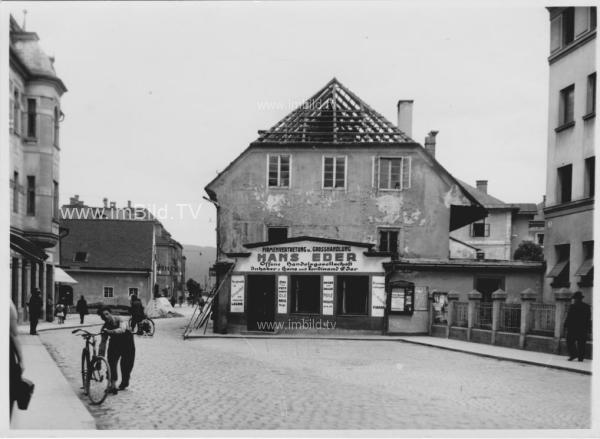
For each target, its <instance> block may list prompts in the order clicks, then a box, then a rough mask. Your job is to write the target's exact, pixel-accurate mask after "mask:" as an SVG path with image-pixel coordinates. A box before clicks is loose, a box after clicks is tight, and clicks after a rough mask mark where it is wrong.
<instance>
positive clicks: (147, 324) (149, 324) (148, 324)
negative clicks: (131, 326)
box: [144, 318, 154, 337]
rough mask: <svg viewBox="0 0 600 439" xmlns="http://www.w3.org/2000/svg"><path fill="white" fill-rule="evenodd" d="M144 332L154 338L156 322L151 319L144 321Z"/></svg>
mask: <svg viewBox="0 0 600 439" xmlns="http://www.w3.org/2000/svg"><path fill="white" fill-rule="evenodd" d="M144 331H145V333H146V335H148V336H150V337H152V336H153V335H154V322H153V321H152V319H150V318H146V319H145V320H144Z"/></svg>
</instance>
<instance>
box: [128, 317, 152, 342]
mask: <svg viewBox="0 0 600 439" xmlns="http://www.w3.org/2000/svg"><path fill="white" fill-rule="evenodd" d="M129 329H130V330H131V332H133V317H132V318H130V319H129ZM136 334H137V335H146V336H148V337H152V336H153V335H154V321H153V320H152V319H151V318H150V317H146V316H144V318H143V319H142V320H140V321H139V322H138V323H137V332H136Z"/></svg>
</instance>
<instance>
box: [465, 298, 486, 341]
mask: <svg viewBox="0 0 600 439" xmlns="http://www.w3.org/2000/svg"><path fill="white" fill-rule="evenodd" d="M467 297H468V299H469V306H468V308H467V319H468V323H467V341H471V331H472V329H473V326H474V325H475V308H476V306H477V303H479V301H480V300H481V297H482V295H481V293H480V292H479V291H477V290H473V291H471V292H470V293H469V294H467Z"/></svg>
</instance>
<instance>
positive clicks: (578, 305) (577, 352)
mask: <svg viewBox="0 0 600 439" xmlns="http://www.w3.org/2000/svg"><path fill="white" fill-rule="evenodd" d="M572 299H573V300H574V303H573V304H572V305H571V306H569V311H568V312H567V318H566V320H565V330H566V331H567V348H568V349H569V361H573V360H574V359H575V358H576V357H577V359H578V360H579V361H583V357H584V355H585V342H586V339H587V335H588V331H589V329H590V318H591V314H592V313H591V309H590V306H589V305H588V304H587V303H583V294H582V293H581V291H577V292H575V294H573V297H572Z"/></svg>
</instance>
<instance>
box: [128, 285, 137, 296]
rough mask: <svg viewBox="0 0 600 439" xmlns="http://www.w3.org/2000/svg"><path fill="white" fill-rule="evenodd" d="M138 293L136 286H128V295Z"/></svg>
mask: <svg viewBox="0 0 600 439" xmlns="http://www.w3.org/2000/svg"><path fill="white" fill-rule="evenodd" d="M134 294H135V295H136V296H137V295H138V289H137V288H135V287H134V288H129V296H133V295H134Z"/></svg>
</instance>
